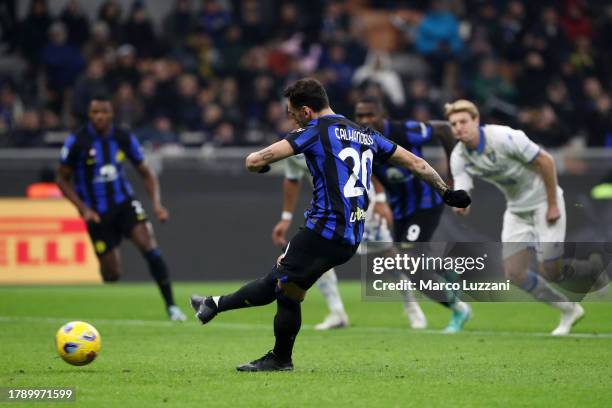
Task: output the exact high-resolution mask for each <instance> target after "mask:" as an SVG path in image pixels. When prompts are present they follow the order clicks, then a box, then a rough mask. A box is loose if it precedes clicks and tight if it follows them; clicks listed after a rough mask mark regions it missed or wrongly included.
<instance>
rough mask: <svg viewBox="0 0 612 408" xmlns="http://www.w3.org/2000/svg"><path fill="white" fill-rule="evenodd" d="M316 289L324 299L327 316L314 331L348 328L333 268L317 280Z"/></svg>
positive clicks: (346, 316) (347, 320)
mask: <svg viewBox="0 0 612 408" xmlns="http://www.w3.org/2000/svg"><path fill="white" fill-rule="evenodd" d="M317 288H319V291H320V292H321V294H322V295H323V297H324V298H325V302H326V303H327V307H328V309H329V314H328V315H327V316H326V317H325V319H324V320H323V321H322V322H321V323H319V324H317V325H316V326H315V330H328V329H339V328H342V327H346V326H348V324H349V319H348V315H347V314H346V311H345V310H344V303H343V302H342V296H340V291H339V290H338V278H337V276H336V271H335V270H334V268H332V269H330V270H329V271H327V272H325V273H324V274H323V275H321V277H320V278H319V280H317Z"/></svg>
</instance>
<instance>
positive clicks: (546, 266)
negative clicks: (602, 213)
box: [535, 197, 601, 336]
mask: <svg viewBox="0 0 612 408" xmlns="http://www.w3.org/2000/svg"><path fill="white" fill-rule="evenodd" d="M557 202H558V203H559V210H560V213H561V217H560V218H559V219H558V220H557V222H555V223H553V224H549V223H548V222H546V207H545V206H541V207H540V208H538V209H537V210H536V218H535V221H536V226H535V228H536V231H537V235H538V239H539V242H538V245H537V246H536V250H537V256H538V263H539V264H538V266H539V271H540V274H541V275H543V276H544V277H547V280H548V281H557V282H558V281H560V280H561V278H562V277H563V275H562V272H561V271H563V273H565V275H566V276H565V277H567V275H568V271H567V265H568V264H574V265H575V266H573V268H575V269H574V276H573V277H572V279H588V278H591V276H592V275H593V273H594V272H593V271H592V270H593V269H594V268H596V266H592V265H591V262H589V261H580V260H575V261H573V262H572V261H571V260H567V259H563V255H564V241H565V228H566V214H565V203H564V200H563V197H559V198H558V200H557ZM578 272H580V273H582V274H583V276H577V275H578ZM587 272H588V275H587ZM595 273H597V274H600V273H601V269H599V270H597V272H595ZM591 279H593V278H591ZM561 306H562V307H560V309H561V319H560V321H559V325H558V326H557V327H556V328H555V329H554V330H553V331H552V334H553V335H555V336H562V335H566V334H569V332H570V330H571V328H572V326H574V325H575V324H576V323H577V322H578V321H579V320H580V319H581V318H582V317H583V316H584V309H583V308H582V306H580V304H579V303H576V302H566V303H565V304H563V305H561Z"/></svg>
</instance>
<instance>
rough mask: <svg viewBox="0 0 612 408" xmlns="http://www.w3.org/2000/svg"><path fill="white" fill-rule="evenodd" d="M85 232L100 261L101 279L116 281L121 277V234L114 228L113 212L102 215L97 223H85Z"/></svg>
mask: <svg viewBox="0 0 612 408" xmlns="http://www.w3.org/2000/svg"><path fill="white" fill-rule="evenodd" d="M87 232H88V233H89V237H90V239H91V243H92V245H93V248H94V251H95V253H96V256H97V257H98V261H99V263H100V275H102V280H103V281H104V282H117V281H118V280H119V278H120V277H121V258H120V255H119V244H120V243H121V234H120V232H119V231H118V230H117V229H116V228H114V214H105V215H103V216H102V220H101V221H100V222H99V223H94V222H90V223H87Z"/></svg>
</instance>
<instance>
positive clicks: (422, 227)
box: [396, 206, 472, 333]
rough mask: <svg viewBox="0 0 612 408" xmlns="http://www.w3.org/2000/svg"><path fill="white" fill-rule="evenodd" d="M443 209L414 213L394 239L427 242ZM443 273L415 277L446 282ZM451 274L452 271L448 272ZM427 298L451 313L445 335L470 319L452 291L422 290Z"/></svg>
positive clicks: (456, 330)
mask: <svg viewBox="0 0 612 408" xmlns="http://www.w3.org/2000/svg"><path fill="white" fill-rule="evenodd" d="M443 210H444V207H443V206H437V207H434V208H431V209H426V210H419V211H416V212H415V213H414V214H413V215H412V216H411V217H409V218H407V219H405V220H403V222H402V223H398V225H400V226H401V227H402V229H400V230H396V234H397V235H396V239H398V241H399V240H400V239H401V242H420V243H423V242H429V241H431V239H432V237H433V234H434V232H435V230H436V228H437V227H438V225H439V223H440V218H441V217H442V213H443ZM444 272H445V271H437V272H435V271H419V272H418V273H417V274H416V275H415V277H416V278H417V279H420V280H434V281H436V282H439V283H444V282H446V278H445V277H444V276H443V275H442V274H443V273H444ZM450 272H451V273H453V272H452V271H450ZM423 294H425V295H426V296H427V297H428V298H430V299H432V300H433V301H435V302H437V303H439V304H440V305H442V306H443V307H446V308H449V309H450V310H451V312H452V314H451V319H450V321H449V323H448V325H447V326H446V328H445V329H444V332H445V333H457V332H459V331H461V330H462V329H463V326H464V325H465V324H466V323H467V322H468V321H469V320H470V319H471V317H472V308H471V307H470V305H469V304H467V303H466V302H463V301H462V300H461V299H460V298H459V297H458V296H457V294H456V293H454V292H453V291H446V292H444V293H440V292H439V291H427V290H424V291H423Z"/></svg>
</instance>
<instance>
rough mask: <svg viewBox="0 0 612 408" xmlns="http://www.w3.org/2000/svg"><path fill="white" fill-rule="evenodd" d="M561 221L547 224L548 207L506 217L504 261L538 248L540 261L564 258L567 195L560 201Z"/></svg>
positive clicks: (507, 211) (558, 199)
mask: <svg viewBox="0 0 612 408" xmlns="http://www.w3.org/2000/svg"><path fill="white" fill-rule="evenodd" d="M557 202H558V204H559V211H560V213H561V218H559V219H558V220H557V222H555V223H554V224H549V223H548V222H546V211H547V210H548V204H547V203H546V202H544V203H542V204H540V206H538V207H537V208H536V209H534V210H531V211H525V212H520V213H518V212H511V211H509V210H506V212H505V213H504V226H503V227H502V237H501V240H502V242H503V243H504V245H503V250H502V253H503V257H504V259H505V258H508V257H509V256H511V255H514V254H515V253H517V252H519V251H522V250H523V249H525V248H534V249H535V251H536V256H537V258H538V261H540V262H545V261H552V260H554V259H558V258H560V257H561V256H563V250H564V248H563V247H564V245H563V243H564V242H565V224H566V221H567V216H566V214H565V201H564V200H563V195H560V196H558V197H557Z"/></svg>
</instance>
